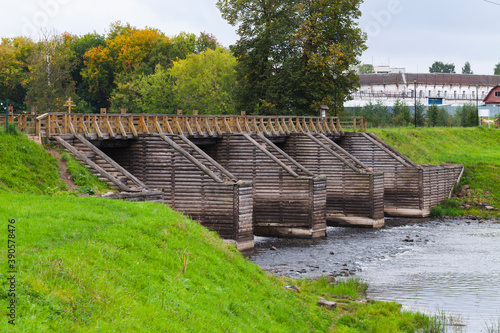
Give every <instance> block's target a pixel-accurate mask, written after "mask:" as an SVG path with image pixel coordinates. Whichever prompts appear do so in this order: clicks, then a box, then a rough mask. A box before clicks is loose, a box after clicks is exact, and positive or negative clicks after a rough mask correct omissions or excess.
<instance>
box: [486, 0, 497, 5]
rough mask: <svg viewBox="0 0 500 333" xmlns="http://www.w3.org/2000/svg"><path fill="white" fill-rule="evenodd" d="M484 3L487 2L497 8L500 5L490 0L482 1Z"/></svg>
mask: <svg viewBox="0 0 500 333" xmlns="http://www.w3.org/2000/svg"><path fill="white" fill-rule="evenodd" d="M483 1H484V2H489V3H492V4H494V5H497V6H500V3H498V2H494V1H491V0H483Z"/></svg>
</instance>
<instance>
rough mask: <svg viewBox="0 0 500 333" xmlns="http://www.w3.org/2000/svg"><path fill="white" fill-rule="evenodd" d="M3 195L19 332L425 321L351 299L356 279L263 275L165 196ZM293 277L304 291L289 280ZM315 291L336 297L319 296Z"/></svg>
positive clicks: (348, 327) (383, 325) (300, 328)
mask: <svg viewBox="0 0 500 333" xmlns="http://www.w3.org/2000/svg"><path fill="white" fill-rule="evenodd" d="M0 202H1V203H2V205H1V210H0V219H1V220H2V221H7V220H8V219H15V220H16V223H15V225H16V229H15V234H16V238H15V240H16V246H17V247H16V249H17V253H16V264H17V267H18V271H19V273H18V274H17V275H16V282H17V287H16V293H17V296H18V303H17V304H18V308H17V315H18V319H17V332H88V331H103V332H112V331H124V332H139V331H151V332H325V331H330V330H332V329H333V327H334V326H335V323H337V324H336V327H337V329H338V332H365V331H370V330H372V331H374V332H388V331H391V332H398V331H401V332H412V331H413V330H412V328H413V329H415V328H417V327H429V325H431V321H430V320H429V318H427V317H426V316H423V315H419V314H411V313H401V312H400V309H399V306H398V305H396V304H394V303H382V302H368V303H358V302H356V301H355V300H356V299H359V297H360V296H362V294H363V291H364V286H363V285H362V284H359V283H356V282H352V281H351V282H348V283H340V284H337V283H329V282H328V281H327V280H326V279H322V280H320V281H287V280H286V279H278V278H274V277H271V276H269V275H267V274H266V273H264V272H263V271H262V270H260V269H259V268H258V267H257V266H256V265H255V264H252V263H249V262H248V261H246V260H245V259H244V258H243V257H242V256H241V254H240V253H238V252H237V251H236V250H234V248H233V247H232V246H227V245H226V244H225V243H224V242H223V241H222V240H220V239H219V238H218V237H217V235H216V234H215V233H212V232H209V231H207V230H206V229H204V228H203V227H201V226H200V225H199V224H197V223H196V222H193V221H191V220H189V219H187V218H186V217H185V216H183V215H181V214H180V213H177V212H174V211H172V210H170V209H169V208H168V207H167V206H166V205H162V204H153V203H130V202H121V201H113V200H106V199H100V198H78V197H73V196H68V195H63V196H38V195H25V194H5V193H4V194H0ZM4 223H5V222H4ZM3 234H4V237H7V234H6V233H3ZM0 257H2V258H6V249H4V248H2V249H1V251H0ZM2 267H3V269H4V273H3V274H1V276H0V277H1V279H0V281H1V283H2V287H1V292H0V299H2V303H3V304H4V305H6V304H7V301H8V299H9V298H8V295H7V290H8V283H7V280H6V276H7V273H5V269H6V265H5V263H3V265H2ZM290 284H296V285H298V287H299V288H300V291H299V292H298V293H295V292H293V291H291V290H287V289H286V288H285V286H286V285H290ZM317 296H321V297H324V298H325V299H327V300H336V301H337V302H338V304H339V306H338V308H337V309H336V310H328V309H326V308H322V307H319V306H318V305H317V302H318V299H317ZM2 318H3V320H2V323H1V326H2V327H3V328H4V330H3V331H6V330H7V329H9V326H8V324H7V318H6V317H5V314H4V315H3V316H2ZM388 328H391V329H390V330H387V329H388Z"/></svg>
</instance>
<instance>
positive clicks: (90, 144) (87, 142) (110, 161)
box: [75, 134, 148, 189]
mask: <svg viewBox="0 0 500 333" xmlns="http://www.w3.org/2000/svg"><path fill="white" fill-rule="evenodd" d="M75 137H76V138H77V139H78V140H80V142H82V143H83V144H84V145H85V146H87V147H88V148H90V150H92V151H93V152H94V153H95V154H96V155H98V156H99V157H101V158H102V159H103V160H105V161H106V162H108V163H109V164H111V166H112V167H113V168H115V169H117V170H119V171H120V172H121V173H123V175H124V176H126V177H127V178H129V179H130V180H132V181H133V182H134V183H135V184H136V185H138V186H139V187H142V188H143V189H147V188H148V187H147V185H146V184H144V183H143V182H141V181H140V180H139V179H137V177H135V176H134V175H133V174H131V173H130V172H128V171H127V170H126V169H125V168H124V167H122V166H121V165H119V164H118V163H116V162H115V161H114V160H113V159H112V158H110V157H109V156H108V155H106V154H104V153H103V152H102V151H101V150H100V149H99V148H97V147H96V146H95V145H93V144H92V143H91V142H89V141H88V140H87V139H85V138H84V137H83V136H82V135H81V134H77V135H76V136H75Z"/></svg>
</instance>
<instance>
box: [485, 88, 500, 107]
mask: <svg viewBox="0 0 500 333" xmlns="http://www.w3.org/2000/svg"><path fill="white" fill-rule="evenodd" d="M496 91H500V85H497V86H495V87H493V89H491V90H490V92H489V93H488V95H486V97H485V98H484V99H483V102H484V103H485V104H500V97H496V96H495V94H494V93H495V92H496Z"/></svg>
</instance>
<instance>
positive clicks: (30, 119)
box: [0, 113, 366, 139]
mask: <svg viewBox="0 0 500 333" xmlns="http://www.w3.org/2000/svg"><path fill="white" fill-rule="evenodd" d="M9 122H10V123H14V124H16V125H17V126H18V128H19V130H21V131H23V132H25V133H27V134H31V135H33V134H35V132H36V133H37V134H39V135H41V136H43V137H53V136H57V135H64V134H72V135H75V134H83V135H85V136H86V137H87V138H91V139H110V138H130V137H136V136H138V135H139V134H171V135H184V136H188V137H219V136H222V135H223V134H232V133H264V134H266V135H267V136H280V135H288V134H290V133H297V132H313V133H324V134H336V135H339V134H343V133H344V131H352V132H357V131H361V132H363V131H366V122H365V120H364V118H362V117H359V118H358V117H296V116H198V115H152V114H151V115H150V114H69V113H46V114H43V115H41V116H39V117H37V118H36V121H35V116H34V115H15V116H14V115H11V116H9ZM35 125H36V126H35ZM0 126H5V116H0Z"/></svg>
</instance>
